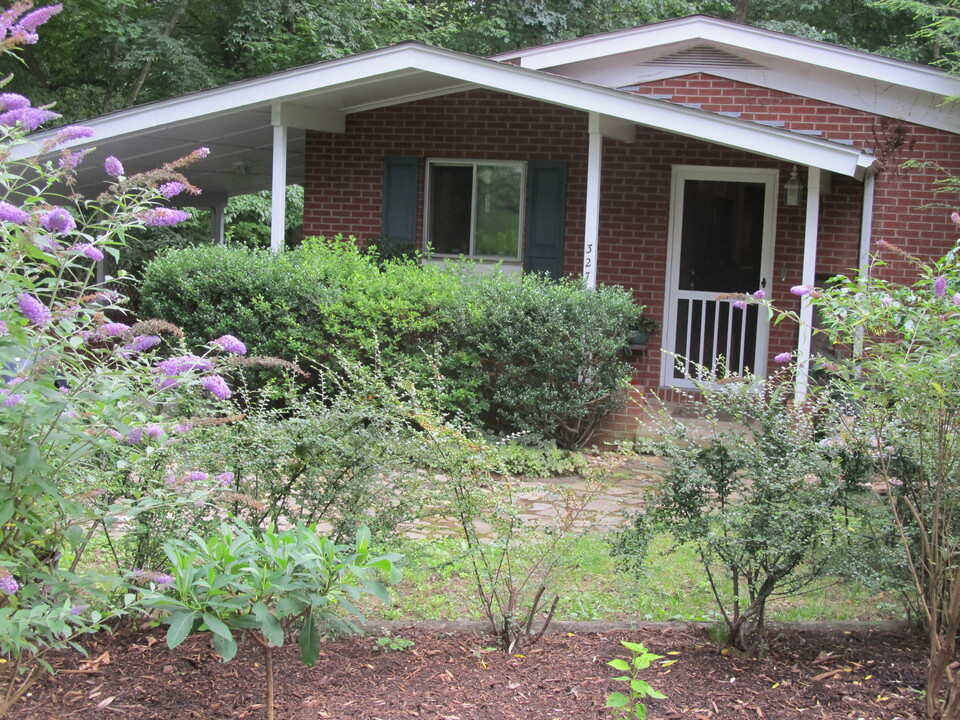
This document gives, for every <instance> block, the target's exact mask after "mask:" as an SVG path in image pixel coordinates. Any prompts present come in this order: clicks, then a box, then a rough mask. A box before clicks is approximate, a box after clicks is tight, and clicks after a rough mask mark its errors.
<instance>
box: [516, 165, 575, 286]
mask: <svg viewBox="0 0 960 720" xmlns="http://www.w3.org/2000/svg"><path fill="white" fill-rule="evenodd" d="M527 168H528V169H527V172H528V177H529V184H528V192H527V246H526V252H525V254H524V262H523V269H524V270H525V271H526V272H537V273H547V274H548V275H549V276H550V277H552V278H553V279H554V280H559V279H560V276H561V275H562V274H563V239H564V217H565V215H566V209H567V164H566V163H564V162H558V161H552V160H533V161H531V162H530V163H529V164H528V166H527Z"/></svg>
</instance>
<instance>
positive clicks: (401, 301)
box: [142, 238, 636, 448]
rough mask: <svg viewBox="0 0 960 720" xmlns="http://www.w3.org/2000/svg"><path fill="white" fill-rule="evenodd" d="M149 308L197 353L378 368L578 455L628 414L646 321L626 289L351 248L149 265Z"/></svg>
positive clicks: (320, 244)
mask: <svg viewBox="0 0 960 720" xmlns="http://www.w3.org/2000/svg"><path fill="white" fill-rule="evenodd" d="M142 296H143V312H144V313H145V314H146V315H149V316H154V317H159V318H163V319H166V320H170V321H171V322H177V324H178V325H179V326H180V327H182V328H183V330H184V332H185V334H186V337H187V339H188V342H189V343H191V344H192V343H200V342H202V341H203V340H205V339H206V338H209V337H211V336H217V335H223V334H232V335H236V336H237V337H239V338H241V339H242V340H243V341H244V342H245V343H246V344H247V346H248V348H249V349H250V352H251V353H252V354H256V355H271V356H276V357H281V358H284V359H287V360H292V361H295V362H298V363H300V364H301V365H302V366H304V367H305V368H306V369H308V370H309V369H310V368H311V367H317V366H327V367H332V368H335V369H337V368H339V367H341V366H342V363H343V361H350V362H360V363H364V364H373V363H378V364H381V365H383V366H384V367H386V368H393V369H395V370H396V371H397V372H399V371H401V370H402V373H403V375H404V376H406V377H413V378H418V379H419V380H418V383H417V384H418V385H419V386H421V389H422V390H424V391H427V392H428V394H430V396H431V400H432V401H433V402H434V403H437V404H438V405H439V406H440V407H442V408H443V409H445V410H446V411H456V412H459V413H461V414H462V415H463V416H464V417H465V418H467V419H468V420H470V421H472V422H476V423H479V424H481V425H482V426H483V427H485V428H486V429H488V430H490V431H493V432H498V433H512V432H534V433H537V434H539V435H541V436H543V437H545V438H549V439H552V440H555V441H556V442H557V444H558V445H560V446H561V447H568V448H569V447H577V446H579V445H582V444H583V442H585V441H586V440H587V439H588V438H589V435H590V434H591V432H592V431H593V429H594V428H595V427H596V424H597V423H598V422H599V421H600V420H601V419H602V418H603V417H604V416H605V415H606V414H608V413H609V412H610V411H611V410H613V409H614V408H616V407H617V406H618V405H619V404H620V403H621V402H622V396H621V390H622V388H623V385H624V381H625V380H626V378H627V376H628V373H629V367H628V366H627V364H626V363H625V362H624V361H623V359H622V351H623V349H624V347H625V343H626V337H627V335H628V334H629V329H630V324H631V322H632V321H633V319H634V317H635V315H636V306H635V305H634V303H633V299H632V296H631V295H630V293H629V292H627V291H624V290H622V289H620V288H600V289H598V290H596V291H594V292H589V291H586V290H585V289H584V287H583V285H582V284H581V283H579V282H576V281H562V282H553V281H550V280H548V279H546V278H544V277H541V276H525V277H523V278H522V279H521V278H516V277H509V276H505V275H503V274H501V273H499V272H492V273H486V272H481V271H479V270H476V269H473V268H471V267H470V266H469V265H468V264H466V263H453V264H447V265H444V266H438V265H431V264H421V263H420V262H419V261H418V259H396V260H391V261H387V262H384V261H382V259H378V258H376V257H375V256H372V255H369V254H365V253H363V252H362V251H360V250H359V249H358V248H357V247H356V245H355V244H354V243H353V242H350V241H343V240H342V239H341V238H337V239H336V240H333V241H325V240H323V239H311V240H308V241H306V242H305V243H304V244H303V245H302V246H301V247H299V248H297V249H295V250H291V251H287V252H285V253H281V254H278V255H270V254H269V253H267V252H263V251H256V250H250V249H245V248H238V247H229V246H206V247H195V248H187V249H182V250H176V251H172V252H169V253H167V254H165V255H163V256H161V257H159V258H158V259H156V260H155V261H153V262H152V263H151V264H150V265H149V266H148V268H147V271H146V273H145V277H144V282H143V288H142Z"/></svg>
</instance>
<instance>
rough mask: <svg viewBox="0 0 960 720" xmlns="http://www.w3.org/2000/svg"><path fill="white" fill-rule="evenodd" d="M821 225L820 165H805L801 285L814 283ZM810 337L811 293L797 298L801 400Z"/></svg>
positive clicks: (798, 389)
mask: <svg viewBox="0 0 960 720" xmlns="http://www.w3.org/2000/svg"><path fill="white" fill-rule="evenodd" d="M819 225H820V169H819V168H815V167H809V168H807V217H806V223H805V225H804V231H803V275H802V279H801V281H800V282H801V284H802V285H807V286H808V287H813V285H814V283H815V282H816V276H817V275H816V273H817V236H818V234H819ZM812 337H813V305H812V304H811V302H810V297H809V296H808V295H804V296H802V297H801V298H800V333H799V337H798V341H797V379H796V385H795V389H794V401H795V402H796V403H797V404H800V403H802V402H803V400H804V398H805V397H806V396H807V388H808V387H809V385H810V341H811V339H812Z"/></svg>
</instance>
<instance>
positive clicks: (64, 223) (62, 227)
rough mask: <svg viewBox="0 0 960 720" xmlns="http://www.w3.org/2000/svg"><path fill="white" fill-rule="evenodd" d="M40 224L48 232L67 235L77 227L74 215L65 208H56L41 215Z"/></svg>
mask: <svg viewBox="0 0 960 720" xmlns="http://www.w3.org/2000/svg"><path fill="white" fill-rule="evenodd" d="M40 225H41V226H42V227H43V229H44V230H47V231H48V232H52V233H56V234H57V235H66V234H67V233H71V232H73V231H74V230H75V229H76V228H77V223H76V221H75V220H74V219H73V216H72V215H71V214H70V213H69V212H68V211H67V210H65V209H64V208H56V209H54V210H51V211H50V212H48V213H46V214H45V215H42V216H41V217H40Z"/></svg>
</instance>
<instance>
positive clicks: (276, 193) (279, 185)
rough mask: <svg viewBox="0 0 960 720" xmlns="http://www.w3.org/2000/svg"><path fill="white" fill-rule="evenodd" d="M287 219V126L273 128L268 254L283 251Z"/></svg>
mask: <svg viewBox="0 0 960 720" xmlns="http://www.w3.org/2000/svg"><path fill="white" fill-rule="evenodd" d="M286 218H287V126H286V125H274V126H273V169H272V172H271V176H270V252H272V253H278V252H280V251H281V250H283V246H284V243H285V238H286V230H287V228H286V224H287V223H286Z"/></svg>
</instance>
